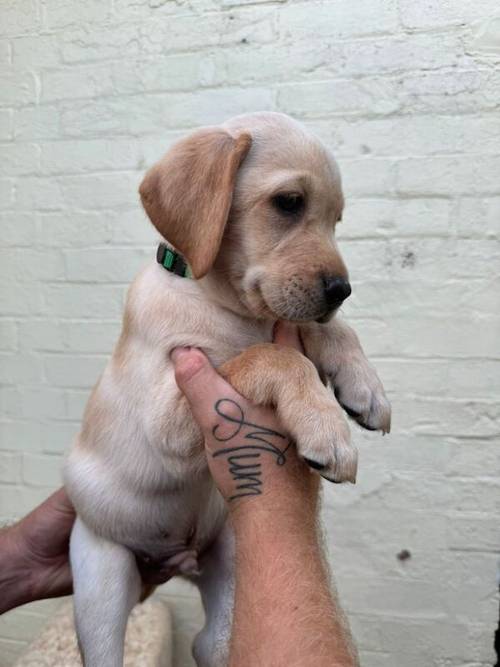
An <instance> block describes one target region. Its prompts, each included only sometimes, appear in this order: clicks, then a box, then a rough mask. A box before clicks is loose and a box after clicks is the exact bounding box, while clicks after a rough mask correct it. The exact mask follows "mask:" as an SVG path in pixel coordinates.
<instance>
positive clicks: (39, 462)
mask: <svg viewBox="0 0 500 667" xmlns="http://www.w3.org/2000/svg"><path fill="white" fill-rule="evenodd" d="M22 465H23V468H22V470H23V473H22V474H23V481H24V483H25V484H27V485H28V486H43V487H56V486H60V484H61V482H62V478H61V469H62V457H60V456H54V455H51V456H48V455H46V454H45V455H37V454H25V455H24V456H23V464H22Z"/></svg>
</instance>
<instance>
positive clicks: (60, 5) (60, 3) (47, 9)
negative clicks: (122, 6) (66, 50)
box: [42, 0, 112, 30]
mask: <svg viewBox="0 0 500 667" xmlns="http://www.w3.org/2000/svg"><path fill="white" fill-rule="evenodd" d="M42 7H43V23H44V26H45V27H46V28H48V29H49V30H60V29H64V28H68V27H70V26H74V25H80V24H82V23H84V24H87V23H89V24H93V23H97V24H101V23H103V22H105V21H106V20H107V19H108V18H109V17H110V16H111V11H112V8H111V2H110V0H88V1H87V2H85V3H84V4H82V3H75V2H72V0H51V2H50V3H49V4H47V5H45V4H44V5H43V6H42Z"/></svg>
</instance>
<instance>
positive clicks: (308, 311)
mask: <svg viewBox="0 0 500 667" xmlns="http://www.w3.org/2000/svg"><path fill="white" fill-rule="evenodd" d="M252 292H253V294H252V296H253V298H252V297H250V299H249V301H251V302H252V305H257V308H256V309H254V308H252V310H254V312H256V314H258V315H260V316H261V317H262V316H264V317H272V318H273V319H278V320H286V321H288V322H312V321H316V322H322V323H324V322H328V320H329V319H330V318H331V317H332V315H333V312H331V311H330V310H328V309H325V306H324V303H320V302H318V300H315V299H313V298H310V299H304V298H302V299H286V297H285V296H284V295H279V298H276V297H275V298H274V299H273V298H269V296H267V295H266V293H265V290H264V289H262V287H261V285H260V284H259V283H257V284H255V285H254V286H253V290H252ZM266 296H267V298H266Z"/></svg>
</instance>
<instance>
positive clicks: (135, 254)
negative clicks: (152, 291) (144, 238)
mask: <svg viewBox="0 0 500 667" xmlns="http://www.w3.org/2000/svg"><path fill="white" fill-rule="evenodd" d="M151 259H152V252H151V251H150V250H149V248H148V249H146V250H139V249H137V250H136V249H132V248H130V249H126V248H123V249H121V250H115V249H113V248H106V249H104V248H103V249H100V250H95V251H94V252H92V253H89V252H87V251H86V250H67V251H66V252H65V262H66V276H67V277H68V279H69V280H75V281H78V282H112V283H113V282H114V283H128V282H132V280H133V279H134V277H135V276H136V275H137V273H138V272H139V271H140V270H141V269H142V268H143V267H144V266H145V265H146V264H147V263H148V261H150V260H151Z"/></svg>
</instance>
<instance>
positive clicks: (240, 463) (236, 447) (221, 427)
mask: <svg viewBox="0 0 500 667" xmlns="http://www.w3.org/2000/svg"><path fill="white" fill-rule="evenodd" d="M214 408H215V412H216V413H217V414H218V415H219V417H221V418H222V420H223V421H222V422H219V423H217V424H216V425H215V426H214V427H213V429H212V435H213V437H214V438H215V439H216V440H218V441H219V442H227V443H229V441H230V440H234V439H235V438H237V437H238V436H239V438H241V440H240V439H238V441H237V442H236V443H234V444H233V443H231V446H230V447H224V448H223V449H218V450H217V451H216V452H214V453H213V454H212V456H213V457H214V458H218V457H227V462H228V465H229V472H230V474H231V476H232V478H233V480H234V481H235V482H236V487H235V493H233V495H232V496H230V498H229V500H235V499H236V498H243V497H244V496H260V495H261V494H262V470H261V463H260V461H259V459H260V457H261V456H262V455H263V454H266V453H268V454H271V455H272V456H274V457H275V459H276V465H278V466H282V465H284V464H285V463H286V452H287V451H288V448H289V447H290V446H291V444H292V443H291V442H290V441H289V439H288V438H287V437H286V436H285V435H283V434H282V433H278V431H274V430H273V429H271V428H267V426H261V425H259V424H252V422H249V421H246V420H245V414H244V412H243V409H242V408H241V406H240V405H238V403H236V401H233V400H232V399H231V398H220V399H219V400H218V401H217V402H216V403H215V406H214ZM229 410H231V414H229V413H228V411H229ZM228 424H234V428H231V429H230V432H229V434H228V433H227V432H226V431H227V425H228ZM273 439H274V440H277V441H278V443H280V444H281V445H282V448H280V447H278V446H277V445H276V444H274V443H273Z"/></svg>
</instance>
